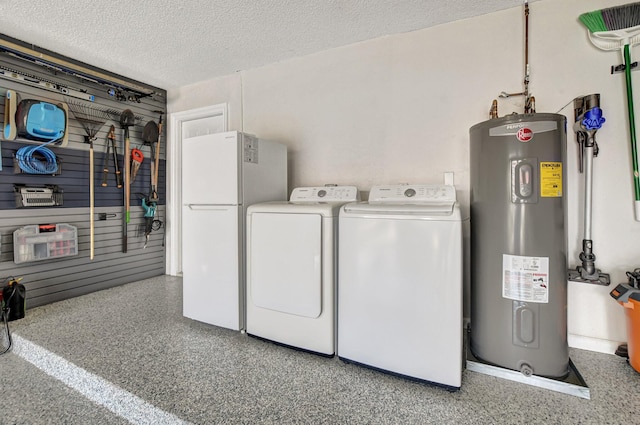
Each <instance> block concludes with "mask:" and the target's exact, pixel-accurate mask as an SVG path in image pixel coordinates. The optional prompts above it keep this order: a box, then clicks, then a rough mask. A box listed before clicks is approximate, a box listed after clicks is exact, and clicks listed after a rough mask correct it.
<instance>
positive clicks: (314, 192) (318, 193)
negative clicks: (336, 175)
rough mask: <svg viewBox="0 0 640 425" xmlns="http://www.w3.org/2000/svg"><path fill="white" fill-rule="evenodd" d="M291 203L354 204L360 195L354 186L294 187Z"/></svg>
mask: <svg viewBox="0 0 640 425" xmlns="http://www.w3.org/2000/svg"><path fill="white" fill-rule="evenodd" d="M289 200H290V201H291V202H355V201H359V200H360V193H359V192H358V188H356V187H355V186H320V187H296V188H295V189H293V192H291V198H290V199H289Z"/></svg>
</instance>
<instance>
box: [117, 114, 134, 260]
mask: <svg viewBox="0 0 640 425" xmlns="http://www.w3.org/2000/svg"><path fill="white" fill-rule="evenodd" d="M135 119H136V118H135V115H134V114H133V111H131V109H125V110H124V111H122V113H121V114H120V126H121V127H122V128H123V130H124V215H123V226H122V252H123V253H126V252H127V245H128V240H127V225H128V224H129V221H130V211H129V208H130V202H131V141H130V140H129V127H131V126H132V125H134V124H135Z"/></svg>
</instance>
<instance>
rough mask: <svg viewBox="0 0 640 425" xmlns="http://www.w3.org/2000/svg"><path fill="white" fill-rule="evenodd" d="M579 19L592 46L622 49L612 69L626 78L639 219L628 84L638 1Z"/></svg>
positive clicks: (639, 195)
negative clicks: (617, 70)
mask: <svg viewBox="0 0 640 425" xmlns="http://www.w3.org/2000/svg"><path fill="white" fill-rule="evenodd" d="M579 19H580V21H581V22H582V23H583V24H584V26H586V27H587V30H588V31H587V34H588V35H589V39H590V40H591V43H593V45H594V46H596V47H597V48H599V49H601V50H605V51H610V50H621V51H622V58H623V61H624V63H623V64H622V65H621V66H619V67H616V68H615V69H624V75H625V81H626V88H627V113H628V118H629V139H630V142H631V164H632V166H633V176H632V178H633V187H634V194H635V203H634V212H635V220H636V221H640V174H638V147H637V143H636V124H635V122H636V120H635V113H634V110H633V88H632V84H631V68H633V67H634V66H637V64H634V63H632V62H631V53H630V46H635V45H637V44H640V2H639V3H631V4H626V5H622V6H616V7H610V8H607V9H602V10H596V11H594V12H588V13H583V14H582V15H580V17H579ZM612 73H613V72H612Z"/></svg>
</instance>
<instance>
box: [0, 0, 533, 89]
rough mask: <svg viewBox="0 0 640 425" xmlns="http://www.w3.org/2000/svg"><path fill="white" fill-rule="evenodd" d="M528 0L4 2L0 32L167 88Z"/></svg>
mask: <svg viewBox="0 0 640 425" xmlns="http://www.w3.org/2000/svg"><path fill="white" fill-rule="evenodd" d="M523 3H524V2H523V0H182V1H176V0H137V1H127V0H109V1H104V0H98V1H96V0H74V1H69V0H20V1H15V0H14V1H11V0H0V23H1V24H0V32H2V33H3V34H6V35H8V36H10V37H14V38H16V39H19V40H22V41H25V42H28V43H31V44H34V45H36V46H39V47H42V48H45V49H47V50H51V51H53V52H57V53H60V54H62V55H65V56H68V57H70V58H73V59H77V60H80V61H83V62H85V63H87V64H90V65H94V66H97V67H100V68H103V69H105V70H108V71H112V72H115V73H118V74H121V75H123V76H126V77H129V78H133V79H135V80H139V81H141V82H145V83H148V84H152V85H155V86H157V87H160V88H164V89H171V88H175V87H180V86H184V85H188V84H192V83H195V82H198V81H202V80H206V79H209V78H212V77H216V76H221V75H226V74H231V73H233V72H236V71H240V70H246V69H251V68H256V67H259V66H262V65H266V64H268V63H273V62H278V61H282V60H285V59H289V58H292V57H297V56H303V55H307V54H310V53H314V52H318V51H322V50H327V49H330V48H334V47H338V46H343V45H347V44H350V43H354V42H358V41H363V40H368V39H372V38H376V37H381V36H384V35H390V34H398V33H403V32H408V31H414V30H418V29H422V28H427V27H431V26H434V25H438V24H442V23H445V22H451V21H455V20H459V19H465V18H469V17H473V16H478V15H482V14H486V13H490V12H495V11H498V10H502V9H507V8H511V7H517V6H521V5H523Z"/></svg>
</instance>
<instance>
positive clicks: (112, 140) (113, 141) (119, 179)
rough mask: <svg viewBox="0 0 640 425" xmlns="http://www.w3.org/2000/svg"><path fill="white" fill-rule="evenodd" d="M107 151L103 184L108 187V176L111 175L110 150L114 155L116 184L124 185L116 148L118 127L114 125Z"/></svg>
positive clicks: (108, 139) (109, 135) (103, 168)
mask: <svg viewBox="0 0 640 425" xmlns="http://www.w3.org/2000/svg"><path fill="white" fill-rule="evenodd" d="M106 146H107V147H106V151H105V154H104V166H103V167H102V186H104V187H107V177H108V176H109V151H111V154H112V157H113V164H114V167H115V173H116V186H117V187H118V188H121V187H122V174H121V173H120V166H119V165H118V150H117V148H116V128H115V127H114V126H113V125H112V126H111V128H110V129H109V134H108V135H107V144H106Z"/></svg>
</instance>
